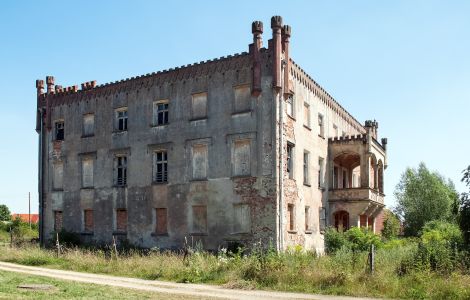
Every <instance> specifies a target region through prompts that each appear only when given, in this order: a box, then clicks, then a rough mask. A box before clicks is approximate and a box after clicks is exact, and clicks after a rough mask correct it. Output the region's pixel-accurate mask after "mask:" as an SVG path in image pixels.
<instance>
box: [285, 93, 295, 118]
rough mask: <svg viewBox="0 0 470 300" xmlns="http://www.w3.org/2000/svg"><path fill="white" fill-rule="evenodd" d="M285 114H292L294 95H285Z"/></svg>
mask: <svg viewBox="0 0 470 300" xmlns="http://www.w3.org/2000/svg"><path fill="white" fill-rule="evenodd" d="M286 111H287V114H288V115H289V116H291V117H293V116H294V97H293V96H292V95H290V96H289V97H287V107H286Z"/></svg>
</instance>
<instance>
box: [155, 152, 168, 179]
mask: <svg viewBox="0 0 470 300" xmlns="http://www.w3.org/2000/svg"><path fill="white" fill-rule="evenodd" d="M153 166H154V169H153V173H154V175H153V176H154V178H153V181H154V182H168V154H167V152H166V151H165V150H160V151H156V152H154V153H153Z"/></svg>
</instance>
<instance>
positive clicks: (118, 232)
mask: <svg viewBox="0 0 470 300" xmlns="http://www.w3.org/2000/svg"><path fill="white" fill-rule="evenodd" d="M113 235H127V231H113Z"/></svg>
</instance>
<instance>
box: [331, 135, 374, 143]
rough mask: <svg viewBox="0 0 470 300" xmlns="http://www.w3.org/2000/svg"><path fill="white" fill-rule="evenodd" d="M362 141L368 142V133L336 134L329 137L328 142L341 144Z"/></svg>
mask: <svg viewBox="0 0 470 300" xmlns="http://www.w3.org/2000/svg"><path fill="white" fill-rule="evenodd" d="M357 141H362V142H364V143H366V142H367V134H356V135H346V136H335V137H330V138H328V143H330V144H341V143H349V142H357Z"/></svg>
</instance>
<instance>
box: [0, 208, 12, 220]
mask: <svg viewBox="0 0 470 300" xmlns="http://www.w3.org/2000/svg"><path fill="white" fill-rule="evenodd" d="M10 220H11V213H10V210H9V209H8V206H6V205H5V204H1V205H0V221H10Z"/></svg>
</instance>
